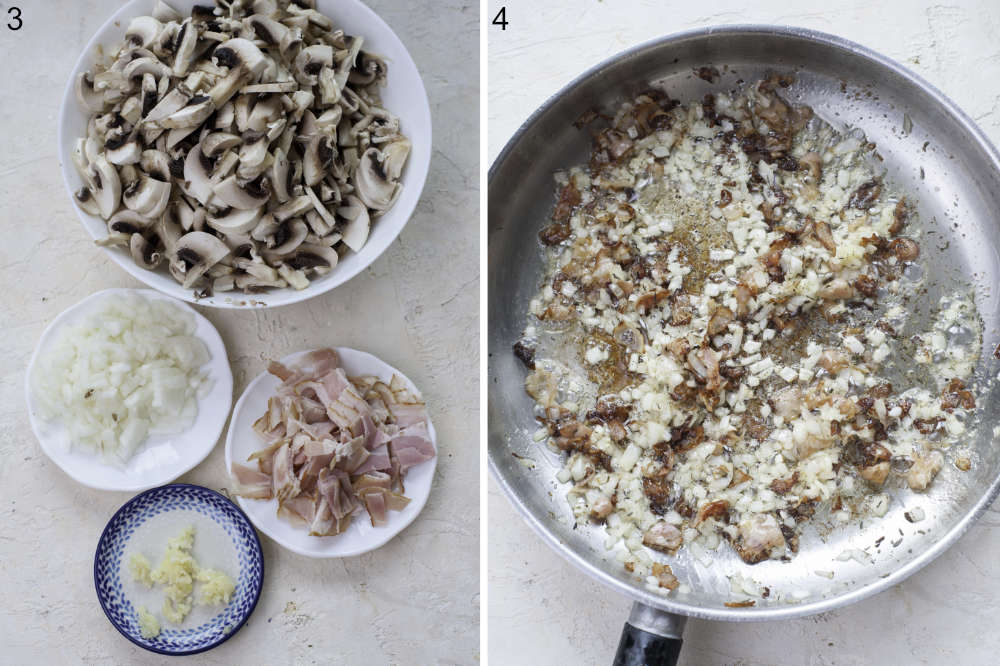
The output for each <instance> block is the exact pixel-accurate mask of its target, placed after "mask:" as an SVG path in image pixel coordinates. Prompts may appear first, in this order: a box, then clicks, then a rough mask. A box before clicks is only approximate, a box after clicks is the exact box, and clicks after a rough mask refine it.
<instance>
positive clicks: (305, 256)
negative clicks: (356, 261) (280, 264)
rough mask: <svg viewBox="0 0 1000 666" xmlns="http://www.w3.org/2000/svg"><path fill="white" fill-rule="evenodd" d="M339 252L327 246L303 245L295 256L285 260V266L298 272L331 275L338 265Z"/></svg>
mask: <svg viewBox="0 0 1000 666" xmlns="http://www.w3.org/2000/svg"><path fill="white" fill-rule="evenodd" d="M338 259H339V257H338V256H337V251H336V250H334V249H333V248H332V247H327V246H326V245H312V244H310V243H303V244H302V245H300V246H299V247H298V249H297V250H296V251H295V254H294V255H293V256H291V257H288V258H287V259H285V265H286V266H291V267H292V268H294V269H296V270H308V269H312V270H314V271H316V272H317V273H319V274H320V275H325V274H326V273H329V272H330V271H331V270H332V269H333V267H334V266H336V265H337V261H338Z"/></svg>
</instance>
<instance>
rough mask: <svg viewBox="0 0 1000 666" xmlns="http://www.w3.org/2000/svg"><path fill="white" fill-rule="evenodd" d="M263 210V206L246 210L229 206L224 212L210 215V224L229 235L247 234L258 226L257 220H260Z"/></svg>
mask: <svg viewBox="0 0 1000 666" xmlns="http://www.w3.org/2000/svg"><path fill="white" fill-rule="evenodd" d="M263 211H264V209H263V207H261V208H250V209H246V210H237V209H235V208H229V209H226V210H225V212H224V213H222V214H219V215H209V216H208V226H210V227H212V228H213V229H215V230H216V231H219V232H221V233H224V234H226V235H227V236H228V235H231V234H245V233H248V232H249V231H251V230H253V229H254V228H255V227H256V226H257V222H258V220H260V216H261V213H263Z"/></svg>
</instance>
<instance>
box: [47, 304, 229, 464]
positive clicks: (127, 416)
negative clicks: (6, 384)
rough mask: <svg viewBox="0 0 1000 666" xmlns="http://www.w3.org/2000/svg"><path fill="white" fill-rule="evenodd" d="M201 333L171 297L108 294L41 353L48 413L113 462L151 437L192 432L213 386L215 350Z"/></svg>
mask: <svg viewBox="0 0 1000 666" xmlns="http://www.w3.org/2000/svg"><path fill="white" fill-rule="evenodd" d="M194 331H195V321H194V317H193V316H192V315H191V314H190V313H189V312H186V311H185V310H182V309H181V308H179V307H178V306H176V305H174V304H173V303H170V302H169V301H165V300H161V299H156V300H151V299H147V298H144V297H142V296H139V295H137V294H121V293H116V294H110V295H108V296H106V297H105V298H103V299H101V300H100V302H99V303H98V304H97V305H96V307H94V308H93V309H92V310H91V311H90V312H88V313H87V314H86V315H84V316H82V317H81V318H79V319H78V320H77V321H74V322H73V323H71V324H68V325H67V326H66V327H65V328H63V329H62V330H61V331H59V333H58V334H57V336H56V339H55V340H54V341H53V342H52V343H51V344H50V345H48V347H47V348H46V349H45V350H43V352H42V354H41V355H40V356H39V358H38V361H37V364H36V367H35V372H34V374H33V376H32V391H33V394H34V397H35V399H36V400H37V403H38V406H39V412H40V416H41V417H42V418H43V419H44V420H46V421H59V422H61V423H62V424H63V425H64V426H65V427H66V429H67V431H68V432H69V439H70V443H71V446H80V447H82V448H83V449H85V450H89V451H93V452H100V453H101V454H102V455H103V456H104V458H105V460H106V461H109V462H110V461H119V462H125V461H127V460H128V459H129V458H131V457H132V455H133V454H134V453H135V451H136V450H137V449H138V448H139V446H140V445H141V444H142V443H143V442H144V441H145V440H146V438H147V437H148V436H150V435H165V434H171V433H176V432H181V431H183V430H186V429H187V428H189V427H190V426H191V424H192V423H193V422H194V419H195V417H196V416H197V414H198V404H197V400H198V398H200V397H204V396H205V395H206V394H207V393H208V391H209V390H211V385H212V382H211V380H210V379H209V378H208V370H207V368H204V369H203V366H205V365H206V364H207V363H208V361H209V353H208V348H207V347H206V346H205V343H204V342H202V341H201V340H200V339H199V338H197V337H195V336H194Z"/></svg>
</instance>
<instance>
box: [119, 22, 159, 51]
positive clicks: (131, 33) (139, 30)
mask: <svg viewBox="0 0 1000 666" xmlns="http://www.w3.org/2000/svg"><path fill="white" fill-rule="evenodd" d="M161 30H163V24H162V23H160V21H159V20H157V19H156V18H155V17H152V16H137V17H135V18H134V19H132V20H131V21H130V22H129V24H128V29H127V30H126V31H125V41H127V42H130V43H132V44H134V45H135V46H141V47H142V48H147V47H149V46H150V45H151V44H152V43H153V42H154V41H155V40H156V38H157V36H159V34H160V31H161Z"/></svg>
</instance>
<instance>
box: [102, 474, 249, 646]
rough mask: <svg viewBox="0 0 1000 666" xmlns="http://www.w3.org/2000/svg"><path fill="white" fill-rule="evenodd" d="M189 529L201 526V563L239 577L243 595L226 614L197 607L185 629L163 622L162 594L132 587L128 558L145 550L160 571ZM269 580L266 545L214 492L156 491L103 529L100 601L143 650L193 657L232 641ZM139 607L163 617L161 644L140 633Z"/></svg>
mask: <svg viewBox="0 0 1000 666" xmlns="http://www.w3.org/2000/svg"><path fill="white" fill-rule="evenodd" d="M187 525H194V526H195V546H194V555H195V559H197V560H198V562H199V564H201V565H202V566H207V567H211V568H218V569H221V570H223V571H225V572H226V573H227V574H229V575H230V576H232V578H233V580H234V581H235V582H236V591H235V592H234V594H233V598H232V600H231V601H230V602H229V604H228V605H227V606H226V607H225V608H222V607H221V606H220V607H215V608H207V607H197V606H196V607H195V610H194V611H192V614H191V615H190V616H188V618H187V619H186V620H185V622H184V624H183V625H181V627H183V628H181V627H177V626H174V625H171V624H170V623H167V622H165V621H163V619H162V615H161V614H160V612H159V610H160V604H162V598H163V591H162V588H160V587H158V588H155V589H154V590H152V591H150V590H145V588H142V586H141V585H139V584H138V583H135V582H133V581H132V579H131V575H130V574H129V573H128V559H129V558H130V557H131V555H132V553H134V552H141V553H143V554H144V555H146V557H147V558H149V560H150V561H151V562H152V563H153V565H154V566H155V565H156V563H157V562H158V561H159V560H160V558H161V557H162V555H163V552H164V550H165V547H166V542H167V539H169V538H170V537H173V536H176V535H177V534H178V533H179V532H180V531H181V530H182V529H183V528H184V527H185V526H187ZM263 579H264V556H263V553H262V552H261V548H260V539H259V538H258V537H257V533H256V532H255V531H254V528H253V526H252V525H251V524H250V521H249V520H248V519H247V517H246V515H245V514H244V513H243V511H241V510H240V508H239V507H237V506H236V505H235V504H233V503H232V502H231V501H229V500H228V499H226V497H224V496H223V495H221V494H219V493H217V492H215V491H214V490H209V489H208V488H203V487H202V486H195V485H191V484H187V483H173V484H170V485H166V486H160V487H159V488H153V489H151V490H147V491H146V492H144V493H140V494H138V495H136V496H135V497H133V498H132V499H131V500H129V501H128V502H126V503H125V505H124V506H122V508H120V509H118V512H117V513H116V514H115V515H114V516H113V517H112V518H111V520H110V522H108V525H107V527H105V528H104V533H103V534H101V540H100V541H99V542H98V544H97V554H96V555H95V556H94V585H95V587H96V588H97V598H98V599H99V600H100V602H101V607H102V608H104V613H105V615H107V616H108V619H109V620H110V621H111V624H113V625H114V626H115V629H117V630H118V631H120V632H121V633H122V635H123V636H125V638H127V639H129V640H130V641H132V642H133V643H135V644H136V645H138V646H139V647H142V648H145V649H147V650H150V651H151V652H158V653H160V654H168V655H183V654H194V653H196V652H204V651H205V650H210V649H211V648H214V647H215V646H216V645H219V644H220V643H222V642H224V641H226V640H227V639H228V638H229V637H230V636H232V635H233V634H235V633H236V632H237V631H239V629H240V628H241V627H242V626H243V624H244V623H245V622H246V621H247V619H249V617H250V614H251V613H253V610H254V608H255V607H256V606H257V600H258V599H259V598H260V590H261V585H262V583H263ZM142 599H145V600H146V602H147V603H143V602H142V601H141V600H142ZM157 599H158V600H159V601H160V603H159V604H157V603H156V601H155V600H157ZM140 605H145V606H146V607H147V608H148V609H149V610H150V611H152V612H153V613H154V614H155V615H157V616H158V617H159V618H160V619H161V623H160V624H161V632H160V635H159V636H157V637H156V638H152V639H147V638H143V637H142V634H141V633H140V630H139V615H138V607H139V606H140Z"/></svg>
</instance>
